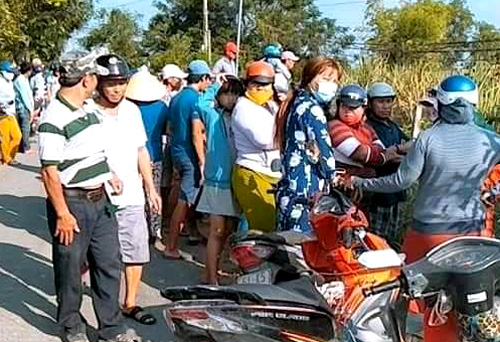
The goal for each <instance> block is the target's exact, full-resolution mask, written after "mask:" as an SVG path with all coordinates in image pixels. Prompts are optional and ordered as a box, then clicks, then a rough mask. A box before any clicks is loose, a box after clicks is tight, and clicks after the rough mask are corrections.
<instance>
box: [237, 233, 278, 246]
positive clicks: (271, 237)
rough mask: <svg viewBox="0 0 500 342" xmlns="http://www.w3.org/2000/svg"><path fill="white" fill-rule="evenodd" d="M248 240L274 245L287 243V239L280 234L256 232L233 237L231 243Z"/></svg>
mask: <svg viewBox="0 0 500 342" xmlns="http://www.w3.org/2000/svg"><path fill="white" fill-rule="evenodd" d="M246 241H262V242H267V243H271V244H274V245H287V244H288V243H287V242H286V239H285V238H284V237H283V236H281V235H278V234H274V233H270V234H255V233H249V234H246V235H244V236H235V237H233V238H232V239H231V244H235V243H239V242H246Z"/></svg>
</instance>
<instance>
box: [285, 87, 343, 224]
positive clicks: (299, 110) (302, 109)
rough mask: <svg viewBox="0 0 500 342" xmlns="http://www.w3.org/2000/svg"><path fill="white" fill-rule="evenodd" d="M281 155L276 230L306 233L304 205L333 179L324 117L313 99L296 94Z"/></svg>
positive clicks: (300, 93)
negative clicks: (281, 175)
mask: <svg viewBox="0 0 500 342" xmlns="http://www.w3.org/2000/svg"><path fill="white" fill-rule="evenodd" d="M285 137H286V138H285V148H284V153H283V155H282V173H283V178H282V180H281V181H280V183H279V185H278V193H277V208H278V229H279V230H281V231H287V230H294V231H298V232H305V233H307V232H309V231H311V227H310V224H309V208H308V206H307V205H306V204H305V203H306V202H307V201H308V200H309V199H310V198H311V197H312V196H314V195H315V194H316V193H317V192H318V191H320V190H323V188H324V186H325V184H327V183H325V181H328V180H331V179H333V177H334V175H335V158H334V156H333V149H332V142H331V140H330V135H329V133H328V126H327V121H326V116H325V113H324V111H323V109H322V107H321V106H320V103H319V102H318V100H316V98H315V97H314V95H313V94H312V93H311V92H310V91H307V90H299V93H298V95H297V97H296V98H295V101H294V103H293V105H292V107H291V110H290V113H289V115H288V118H287V122H286V131H285Z"/></svg>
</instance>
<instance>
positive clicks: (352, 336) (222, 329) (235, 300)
mask: <svg viewBox="0 0 500 342" xmlns="http://www.w3.org/2000/svg"><path fill="white" fill-rule="evenodd" d="M499 278H500V241H499V240H496V239H490V238H481V237H462V238H456V239H453V240H450V241H448V242H445V243H443V244H441V245H439V246H437V247H435V248H434V249H433V250H431V251H430V252H429V253H428V254H427V255H426V256H425V257H424V258H423V259H421V260H419V261H417V262H415V263H413V264H410V265H406V266H403V268H402V270H401V274H400V275H399V276H397V277H395V278H394V279H391V280H390V281H387V282H384V283H382V284H378V285H374V286H369V287H366V288H364V290H363V293H364V295H365V296H366V297H367V298H376V297H377V296H381V295H384V294H391V293H393V291H397V293H398V296H400V297H408V298H412V299H421V298H426V299H428V300H429V299H430V298H437V299H434V301H435V302H436V303H435V308H438V309H437V313H438V314H439V315H440V316H442V317H445V315H446V313H448V312H449V311H450V310H452V309H454V310H455V311H456V312H457V314H458V318H459V322H460V332H461V335H462V338H463V340H464V341H465V340H466V341H468V342H479V341H481V342H495V341H498V340H499V339H500V298H499V297H497V296H495V294H496V293H498V291H499V281H500V279H499ZM162 294H163V295H164V296H165V297H166V298H168V299H170V300H171V301H172V302H173V303H172V304H171V305H168V306H167V308H166V310H165V319H166V321H167V324H168V325H169V326H170V328H171V329H172V330H173V331H174V333H175V336H176V338H177V340H178V341H186V342H187V341H189V342H193V341H194V342H216V341H217V342H219V341H227V342H229V341H236V342H238V341H245V342H246V341H273V342H274V341H281V342H284V341H288V342H290V341H295V342H314V341H323V342H326V341H339V342H357V341H359V339H358V338H357V335H356V330H355V329H356V327H352V326H347V327H346V328H345V329H343V330H344V331H343V332H342V333H337V332H336V331H335V328H336V326H335V323H334V314H333V312H332V311H331V309H330V306H329V305H328V303H325V301H324V299H323V296H322V295H320V294H319V293H318V291H316V288H315V286H314V285H313V282H312V281H311V279H310V278H307V277H305V276H301V277H300V278H298V279H296V280H294V281H288V282H283V283H280V284H278V285H258V284H251V285H234V286H228V287H210V286H195V287H179V288H167V289H165V290H164V291H162ZM381 307H382V308H384V306H383V305H381ZM385 313H386V314H385V315H381V316H379V317H380V319H381V320H382V321H383V322H384V323H385V324H386V325H387V326H388V327H392V329H390V330H387V331H386V333H387V334H388V335H389V334H390V337H391V338H392V340H391V341H393V342H403V341H408V340H407V339H406V338H405V336H404V335H403V333H402V331H404V329H403V327H404V319H402V317H401V316H400V315H399V311H398V308H397V307H394V306H392V307H391V306H389V307H387V310H385ZM439 315H438V316H439ZM442 317H441V318H442ZM368 321H369V320H368Z"/></svg>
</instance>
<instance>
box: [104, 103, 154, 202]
mask: <svg viewBox="0 0 500 342" xmlns="http://www.w3.org/2000/svg"><path fill="white" fill-rule="evenodd" d="M94 105H95V104H94ZM98 112H99V115H100V117H101V119H102V122H103V127H104V132H105V135H106V155H107V157H108V162H109V165H110V167H111V170H112V171H113V172H114V173H115V174H116V175H117V177H118V178H119V179H120V180H121V181H122V182H123V193H122V194H121V195H120V196H113V195H111V192H112V191H111V189H107V190H108V193H109V194H110V196H109V197H110V199H111V203H113V204H114V205H117V206H118V207H120V208H123V207H126V206H131V205H144V203H145V199H144V190H143V187H142V178H141V176H140V174H139V164H138V156H139V148H142V147H144V148H145V146H146V141H147V136H146V132H145V129H144V124H143V122H142V118H141V112H140V110H139V107H137V106H136V105H135V104H134V103H132V102H130V101H128V100H123V101H122V102H121V103H120V105H119V107H118V115H116V116H112V115H108V114H106V113H105V112H104V111H103V110H102V109H101V108H100V107H99V109H98ZM107 187H109V185H108V186H107Z"/></svg>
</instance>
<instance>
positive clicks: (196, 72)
mask: <svg viewBox="0 0 500 342" xmlns="http://www.w3.org/2000/svg"><path fill="white" fill-rule="evenodd" d="M188 72H189V75H193V76H201V75H211V73H212V71H211V70H210V68H209V67H208V64H207V62H205V61H203V60H201V59H197V60H194V61H192V62H191V63H189V67H188Z"/></svg>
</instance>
